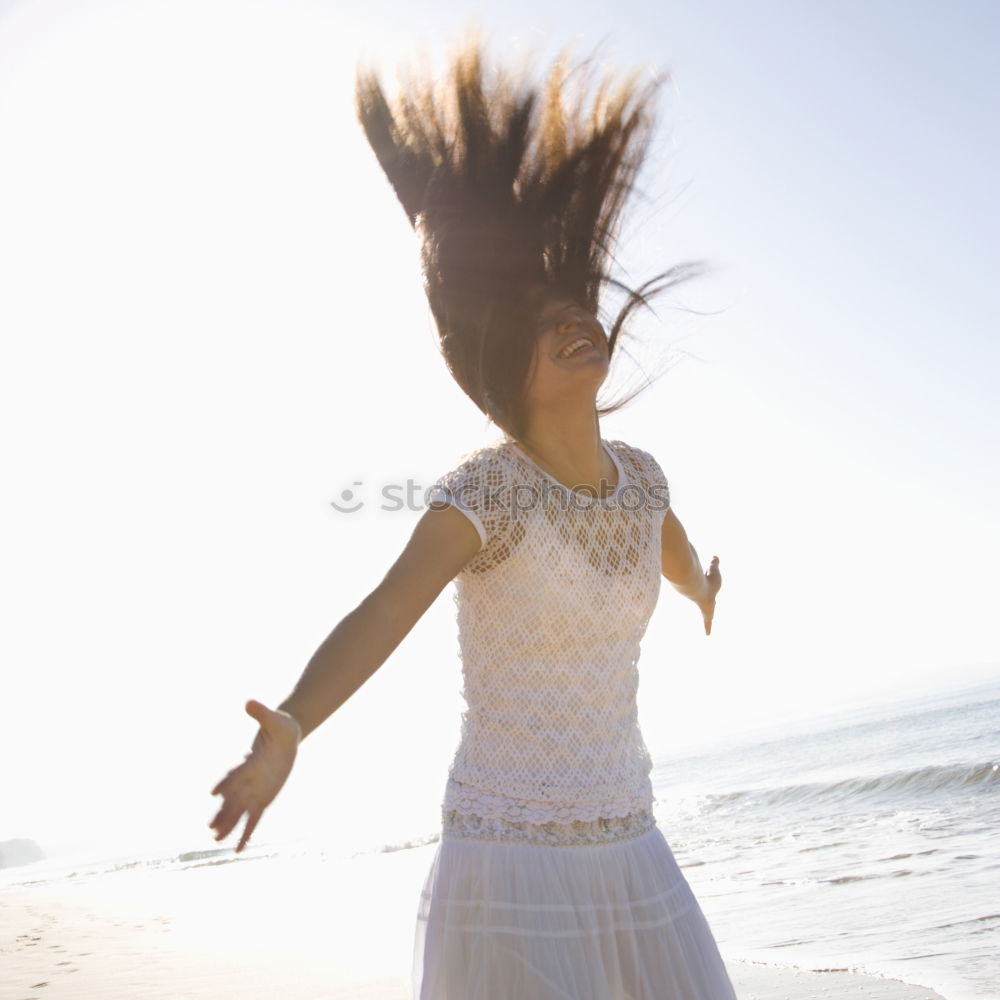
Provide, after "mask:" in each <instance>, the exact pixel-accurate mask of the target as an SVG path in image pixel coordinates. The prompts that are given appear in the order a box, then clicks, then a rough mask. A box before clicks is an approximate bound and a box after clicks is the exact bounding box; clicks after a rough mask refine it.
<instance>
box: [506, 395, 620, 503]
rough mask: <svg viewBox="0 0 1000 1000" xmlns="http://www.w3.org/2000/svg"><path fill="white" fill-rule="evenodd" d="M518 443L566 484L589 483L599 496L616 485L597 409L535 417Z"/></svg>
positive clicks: (539, 463)
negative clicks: (586, 411) (536, 418)
mask: <svg viewBox="0 0 1000 1000" xmlns="http://www.w3.org/2000/svg"><path fill="white" fill-rule="evenodd" d="M516 443H517V444H518V445H519V446H520V447H521V448H523V449H524V451H525V452H527V454H528V456H529V457H530V458H532V459H533V460H534V461H535V462H537V464H538V465H539V466H541V467H542V468H543V469H544V470H545V471H546V472H548V473H549V475H551V476H553V477H554V478H556V479H558V480H559V481H560V482H561V483H563V484H564V485H566V486H569V487H571V488H573V487H576V486H590V487H592V488H593V489H594V491H595V492H596V493H597V494H598V495H600V494H603V493H605V492H606V491H607V487H608V486H614V484H615V480H616V478H617V469H616V468H615V465H614V462H613V461H612V459H611V458H610V456H609V455H608V454H607V452H606V451H605V449H604V446H603V441H602V439H601V427H600V423H599V422H598V419H597V413H596V411H592V412H590V413H583V414H561V415H560V416H559V417H556V418H553V417H547V418H546V419H545V421H544V422H542V421H541V420H536V421H534V422H533V423H529V425H528V427H527V429H526V430H525V432H524V434H523V435H522V437H521V438H519V439H517V441H516ZM602 483H603V485H604V487H605V488H604V489H601V484H602Z"/></svg>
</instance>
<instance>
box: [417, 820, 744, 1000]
mask: <svg viewBox="0 0 1000 1000" xmlns="http://www.w3.org/2000/svg"><path fill="white" fill-rule="evenodd" d="M413 996H414V1000H736V994H735V992H734V991H733V987H732V984H731V982H730V980H729V976H728V973H727V971H726V967H725V965H724V963H723V961H722V957H721V955H720V954H719V949H718V947H717V945H716V942H715V939H714V937H713V935H712V932H711V929H710V928H709V925H708V923H707V921H706V919H705V917H704V915H703V913H702V911H701V908H700V907H699V905H698V902H697V900H696V899H695V897H694V894H693V892H692V891H691V888H690V886H689V885H688V882H687V880H686V879H685V878H684V876H683V874H682V873H681V870H680V868H679V867H678V865H677V862H676V861H675V859H674V855H673V852H672V851H671V849H670V846H669V844H668V843H667V841H666V839H665V838H664V836H663V834H662V833H661V831H660V830H659V828H658V827H657V826H656V824H655V821H654V820H653V817H652V813H650V812H642V813H637V814H633V815H631V816H628V817H622V818H620V819H607V820H598V821H595V822H594V823H580V822H577V823H570V824H544V826H543V827H539V826H532V825H531V824H520V823H511V822H505V821H496V820H478V819H477V818H476V817H469V816H463V815H461V814H457V813H446V814H445V823H444V828H443V830H442V835H441V840H440V842H439V844H438V847H437V851H436V852H435V854H434V858H433V860H432V862H431V868H430V871H429V872H428V875H427V877H426V880H425V883H424V887H423V892H422V894H421V897H420V903H419V908H418V913H417V925H416V932H415V939H414V953H413Z"/></svg>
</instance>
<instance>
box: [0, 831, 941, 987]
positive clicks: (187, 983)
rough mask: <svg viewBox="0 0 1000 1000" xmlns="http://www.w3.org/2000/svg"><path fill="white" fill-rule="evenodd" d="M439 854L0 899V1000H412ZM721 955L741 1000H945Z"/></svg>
mask: <svg viewBox="0 0 1000 1000" xmlns="http://www.w3.org/2000/svg"><path fill="white" fill-rule="evenodd" d="M433 851H434V845H433V844H428V845H425V846H423V847H419V848H416V849H413V850H407V851H396V852H391V853H385V854H370V855H362V856H359V857H356V858H353V859H350V860H341V859H331V860H328V861H317V860H316V859H315V857H312V858H304V857H303V858H301V859H295V858H292V859H285V858H276V857H270V858H267V857H260V858H257V859H253V858H250V857H248V858H247V859H246V860H245V861H241V862H239V863H237V864H227V863H225V860H226V857H227V856H226V855H222V856H220V857H217V858H209V859H206V860H205V862H204V863H202V864H199V865H197V867H193V868H192V867H186V868H184V869H183V870H180V869H175V870H170V871H164V870H157V871H142V870H128V871H122V872H117V873H113V874H111V875H102V876H100V877H99V878H96V879H91V878H81V879H79V880H74V879H60V880H59V881H58V882H52V883H49V884H45V885H36V886H29V887H17V888H13V889H9V890H6V891H5V892H3V893H2V894H0V952H2V954H3V962H2V965H0V997H2V998H3V1000H32V998H37V1000H62V998H67V1000H68V998H73V1000H117V998H119V997H129V998H150V1000H154V998H155V1000H167V998H191V1000H196V998H197V1000H201V998H206V1000H207V998H209V997H211V998H220V997H229V996H239V997H241V998H242V1000H264V998H278V997H280V998H282V1000H321V998H322V1000H341V998H343V1000H346V998H349V997H351V998H370V1000H410V997H411V987H410V961H411V957H412V941H413V926H414V915H415V911H416V904H417V899H418V896H419V893H420V888H421V886H422V882H423V879H424V876H425V874H426V872H427V870H428V868H429V865H430V861H431V858H432V855H433ZM723 954H724V957H725V959H726V963H727V966H728V968H729V971H730V975H731V977H732V979H733V982H734V984H735V986H736V991H737V994H738V996H739V997H740V1000H779V998H781V1000H806V998H814V997H815V998H819V997H823V998H826V1000H837V998H847V997H850V998H852V1000H858V998H877V1000H942V998H941V997H940V994H938V993H935V992H934V991H933V990H930V989H927V988H925V987H922V986H919V985H912V984H907V983H903V982H900V981H898V980H895V979H883V978H876V977H872V976H864V975H857V974H854V973H851V972H844V971H828V972H811V971H805V970H799V969H795V968H792V967H786V968H782V967H778V966H775V965H764V964H758V963H753V962H746V961H741V960H740V956H738V955H729V954H726V953H725V949H723Z"/></svg>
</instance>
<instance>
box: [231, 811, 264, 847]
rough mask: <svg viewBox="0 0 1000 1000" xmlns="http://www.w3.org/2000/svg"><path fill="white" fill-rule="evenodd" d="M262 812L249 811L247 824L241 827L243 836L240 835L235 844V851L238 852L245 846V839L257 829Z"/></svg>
mask: <svg viewBox="0 0 1000 1000" xmlns="http://www.w3.org/2000/svg"><path fill="white" fill-rule="evenodd" d="M262 815H263V814H262V813H259V812H251V813H250V815H249V816H248V817H247V825H246V826H245V827H244V828H243V836H242V837H240V842H239V843H238V844H237V845H236V853H237V854H239V852H240V851H242V850H243V848H244V847H246V846H247V841H248V840H249V839H250V834H251V833H253V832H254V830H256V829H257V824H258V823H259V822H260V817H261V816H262Z"/></svg>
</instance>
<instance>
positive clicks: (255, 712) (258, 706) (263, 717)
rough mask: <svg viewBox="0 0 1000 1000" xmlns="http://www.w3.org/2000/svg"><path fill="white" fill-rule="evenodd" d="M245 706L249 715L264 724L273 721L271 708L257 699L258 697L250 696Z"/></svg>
mask: <svg viewBox="0 0 1000 1000" xmlns="http://www.w3.org/2000/svg"><path fill="white" fill-rule="evenodd" d="M243 708H244V709H245V711H246V713H247V715H249V716H251V717H252V718H254V719H256V720H257V721H258V722H259V723H260V724H261V725H262V726H263V725H265V724H266V723H268V722H270V721H271V719H270V716H271V714H272V713H271V709H269V708H268V707H267V705H265V704H263V703H262V702H259V701H257V699H256V698H250V699H249V700H248V701H247V703H246V704H245V705H244V706H243Z"/></svg>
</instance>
